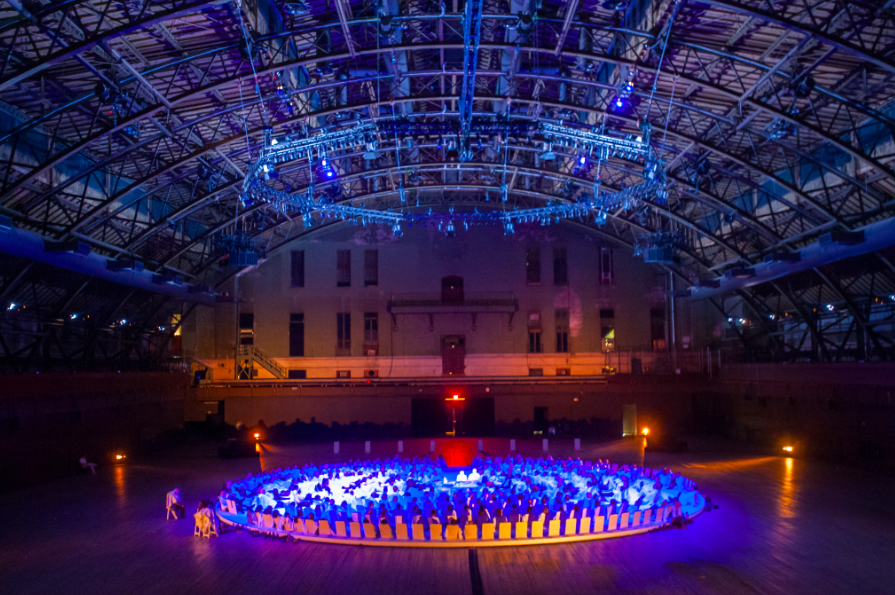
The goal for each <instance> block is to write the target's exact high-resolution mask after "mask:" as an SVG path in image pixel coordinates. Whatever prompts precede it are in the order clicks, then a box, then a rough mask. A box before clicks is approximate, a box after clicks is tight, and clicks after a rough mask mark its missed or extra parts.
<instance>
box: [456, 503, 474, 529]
mask: <svg viewBox="0 0 895 595" xmlns="http://www.w3.org/2000/svg"><path fill="white" fill-rule="evenodd" d="M459 520H460V526H461V527H466V525H467V524H469V523H471V522H473V521H472V509H471V508H470V507H469V504H464V505H463V510H462V511H461V512H460V519H459Z"/></svg>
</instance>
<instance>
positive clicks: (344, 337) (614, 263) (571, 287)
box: [183, 225, 718, 380]
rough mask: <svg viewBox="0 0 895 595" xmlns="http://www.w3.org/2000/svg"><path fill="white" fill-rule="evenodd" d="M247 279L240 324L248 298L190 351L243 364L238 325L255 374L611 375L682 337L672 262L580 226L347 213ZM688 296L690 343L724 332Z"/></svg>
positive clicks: (198, 316) (684, 329)
mask: <svg viewBox="0 0 895 595" xmlns="http://www.w3.org/2000/svg"><path fill="white" fill-rule="evenodd" d="M238 285H239V288H238V295H239V329H238V332H237V326H236V319H235V315H236V314H235V308H234V304H220V305H219V306H218V307H217V308H215V309H214V311H212V310H211V309H198V310H197V311H196V312H195V313H194V314H193V315H191V316H189V317H188V318H187V319H186V320H185V322H184V326H183V346H184V350H185V353H187V354H189V355H192V356H193V357H195V358H197V359H200V360H202V361H205V362H207V363H208V364H209V366H210V368H211V369H212V370H213V372H212V376H213V378H214V379H216V380H218V379H223V378H227V379H232V378H234V377H235V375H236V374H237V370H235V369H234V366H235V365H236V364H235V363H234V362H235V360H234V344H235V342H236V341H237V337H238V339H239V342H240V344H241V346H242V353H243V355H242V359H241V360H240V362H241V363H246V362H247V360H252V361H251V362H248V363H249V364H250V365H249V367H254V368H255V371H254V372H253V375H254V376H253V377H260V378H263V377H268V376H271V377H272V376H276V375H283V376H285V377H289V378H296V379H298V378H359V377H393V378H394V377H435V376H451V375H456V376H530V375H531V376H537V375H546V376H551V375H559V376H562V375H576V376H579V375H595V374H601V373H603V371H604V368H610V369H615V368H617V366H618V363H619V362H621V361H622V360H623V359H624V358H623V357H622V354H627V356H626V357H627V359H624V361H625V362H627V363H626V364H625V365H628V366H630V365H631V362H630V360H631V359H632V357H631V354H632V353H633V354H639V358H634V359H640V361H641V364H640V365H645V366H649V365H650V362H653V361H654V360H656V358H657V357H659V356H664V354H665V353H666V351H667V349H668V348H670V338H669V337H670V335H669V333H670V332H671V331H670V325H669V324H667V323H668V321H669V314H670V310H669V304H668V302H667V298H666V296H667V289H668V285H667V275H666V272H665V271H664V270H663V269H661V268H660V267H658V266H655V265H649V264H645V263H644V262H643V260H642V258H641V257H638V256H634V254H633V253H632V251H631V250H630V249H626V248H621V247H618V246H613V245H612V244H610V243H608V242H607V241H606V240H604V239H603V238H602V237H601V236H599V235H596V234H594V233H592V232H584V231H581V230H580V229H577V228H575V227H573V226H572V225H554V226H539V225H530V226H519V228H518V229H517V231H516V233H515V234H513V235H504V234H503V230H502V229H501V228H499V227H472V228H470V229H469V230H467V231H463V230H460V231H457V232H455V233H452V234H446V233H445V232H444V231H440V230H438V229H436V228H434V227H423V228H421V227H413V228H410V229H409V230H407V231H406V233H405V234H404V236H403V237H402V238H394V237H392V234H391V231H390V229H387V228H384V227H377V226H372V227H348V226H339V227H334V228H331V229H329V230H321V231H319V232H317V234H316V235H313V236H310V237H309V238H308V239H300V240H296V241H294V242H292V243H290V244H288V245H286V246H284V247H282V248H280V249H278V250H277V251H275V252H273V253H271V254H270V255H269V257H268V258H267V259H266V260H265V261H263V262H262V263H261V264H259V265H258V266H257V267H254V268H252V269H249V270H247V271H246V272H244V273H243V274H241V275H240V277H239V279H238ZM224 291H228V289H225V290H224ZM229 292H230V295H232V294H233V293H235V291H234V288H233V285H232V282H231V285H230V287H229ZM676 301H677V308H676V315H675V322H676V339H677V341H676V343H677V347H678V349H680V350H682V351H686V350H695V349H697V348H699V347H701V346H703V345H708V344H709V342H710V341H711V340H712V337H713V334H716V331H717V322H718V320H717V315H715V314H713V313H712V312H711V311H709V310H708V307H707V304H706V303H699V302H696V303H689V302H688V301H685V300H676ZM258 354H260V356H258ZM252 356H255V357H254V359H253V357H252ZM261 358H268V360H271V361H273V362H275V363H274V364H273V365H274V367H276V366H279V367H280V369H279V374H278V371H277V370H276V369H274V370H271V369H270V366H268V365H264V362H263V361H260V359H261ZM613 358H615V359H613ZM258 364H261V365H258Z"/></svg>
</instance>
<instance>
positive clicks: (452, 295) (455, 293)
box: [441, 275, 463, 304]
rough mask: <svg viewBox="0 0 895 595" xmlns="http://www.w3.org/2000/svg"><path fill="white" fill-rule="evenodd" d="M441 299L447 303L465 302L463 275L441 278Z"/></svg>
mask: <svg viewBox="0 0 895 595" xmlns="http://www.w3.org/2000/svg"><path fill="white" fill-rule="evenodd" d="M441 301H442V302H444V303H445V304H462V303H463V277H458V276H456V275H451V276H449V277H443V278H442V279H441Z"/></svg>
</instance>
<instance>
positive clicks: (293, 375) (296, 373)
mask: <svg viewBox="0 0 895 595" xmlns="http://www.w3.org/2000/svg"><path fill="white" fill-rule="evenodd" d="M307 377H308V371H307V370H289V380H304V379H305V378H307Z"/></svg>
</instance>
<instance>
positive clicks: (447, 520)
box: [442, 504, 457, 525]
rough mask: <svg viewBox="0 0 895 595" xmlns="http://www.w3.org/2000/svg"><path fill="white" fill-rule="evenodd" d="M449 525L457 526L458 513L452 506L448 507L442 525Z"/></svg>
mask: <svg viewBox="0 0 895 595" xmlns="http://www.w3.org/2000/svg"><path fill="white" fill-rule="evenodd" d="M449 524H454V525H456V524H457V512H456V511H455V510H454V507H453V506H452V505H450V504H448V505H447V510H446V511H445V513H444V522H443V523H442V525H449Z"/></svg>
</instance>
